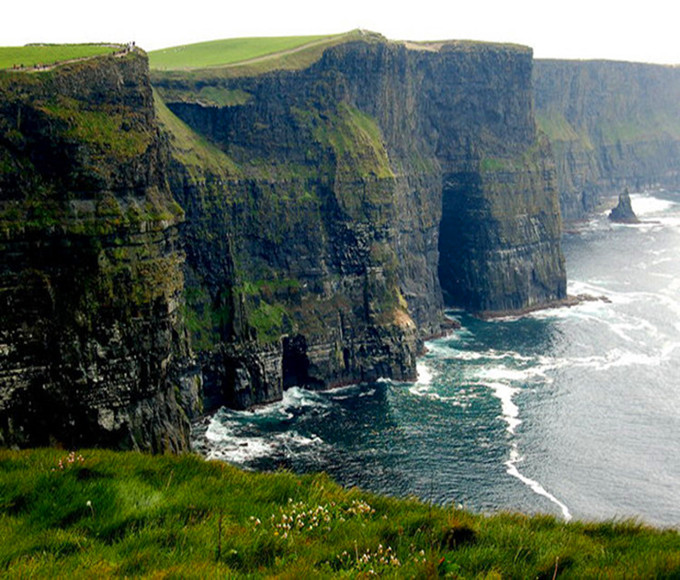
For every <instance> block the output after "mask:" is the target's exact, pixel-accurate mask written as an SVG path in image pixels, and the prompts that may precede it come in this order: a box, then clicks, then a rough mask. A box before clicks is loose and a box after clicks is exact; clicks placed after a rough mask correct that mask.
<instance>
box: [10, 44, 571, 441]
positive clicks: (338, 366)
mask: <svg viewBox="0 0 680 580" xmlns="http://www.w3.org/2000/svg"><path fill="white" fill-rule="evenodd" d="M359 36H360V38H358V39H357V38H356V35H355V36H352V37H350V39H349V40H348V41H347V42H340V43H337V44H336V45H334V46H329V47H328V48H326V49H325V50H324V51H323V52H321V51H319V50H318V47H317V52H316V53H315V55H314V56H313V58H312V57H310V58H308V59H307V60H305V59H302V61H304V65H303V66H297V67H296V66H292V65H291V66H288V65H287V67H285V70H283V69H281V70H277V69H276V67H275V66H274V67H269V68H268V69H266V70H264V69H262V67H259V68H258V70H257V71H256V72H253V70H252V68H251V67H245V68H244V67H223V68H215V69H209V70H205V71H200V70H199V71H190V72H177V71H173V72H165V73H162V72H156V73H155V74H154V77H153V84H154V86H155V89H154V90H155V91H156V94H155V98H154V97H153V95H152V89H151V87H150V84H149V78H148V70H147V65H146V59H145V57H144V55H142V54H136V53H133V54H129V55H126V56H123V57H103V58H97V59H91V60H88V61H84V62H81V63H74V64H71V65H65V66H62V67H57V68H54V69H53V70H48V71H43V72H40V73H26V72H24V73H12V72H7V73H5V74H4V75H3V76H2V78H1V79H0V81H1V85H0V86H1V87H2V91H3V98H2V109H1V110H0V123H1V124H0V129H1V131H0V187H1V188H2V197H1V198H0V199H1V203H2V206H1V207H2V214H1V216H2V221H1V223H2V235H3V238H2V248H1V250H2V254H3V256H6V257H7V259H6V260H3V264H2V272H1V277H0V289H1V292H0V297H1V298H2V300H3V303H2V319H1V321H0V345H1V347H0V373H1V374H0V392H1V393H2V397H1V398H0V433H1V437H2V440H1V441H0V442H1V443H2V444H4V445H35V444H44V443H57V444H62V445H68V446H72V445H82V444H88V445H92V444H100V445H107V446H122V447H133V448H134V447H137V448H143V449H150V450H153V451H161V450H165V449H173V450H180V449H184V448H186V446H187V438H188V430H187V428H188V418H190V417H191V416H192V415H193V414H195V413H197V412H200V409H201V405H200V400H201V399H203V400H204V401H205V404H206V405H207V407H206V408H208V409H209V408H213V407H215V406H217V405H221V404H227V405H230V406H234V407H241V408H243V407H248V406H251V405H253V404H258V403H263V402H267V401H272V400H276V399H278V398H280V397H281V395H282V392H283V390H284V389H286V388H288V387H289V386H292V385H300V386H305V387H308V388H328V387H331V386H334V385H340V384H345V383H349V382H357V381H371V380H376V379H378V378H380V377H388V378H392V379H396V380H411V379H413V378H415V362H416V356H417V355H418V354H419V352H420V350H421V348H422V339H423V337H425V336H431V335H435V334H438V333H441V332H442V329H443V325H445V323H446V322H445V320H444V317H443V313H442V311H443V307H444V304H445V303H446V304H450V305H454V306H459V307H464V308H467V309H469V310H472V311H475V312H480V313H484V312H493V311H507V310H512V309H520V308H525V307H529V306H535V305H536V304H541V303H545V302H548V301H552V300H555V299H559V298H562V297H564V294H565V273H564V261H563V258H562V254H561V250H560V246H559V235H560V216H559V208H558V199H557V189H556V185H555V184H556V180H555V168H554V165H553V163H552V160H551V157H550V149H549V146H548V144H547V142H546V141H545V140H544V139H541V138H539V137H538V135H537V132H536V128H535V123H534V118H533V110H532V94H531V74H532V55H531V51H530V50H529V49H527V48H524V47H517V46H508V45H495V44H480V43H469V42H446V43H429V44H427V43H426V44H413V43H408V44H407V43H393V42H388V41H386V40H385V39H383V38H382V37H379V36H377V35H365V34H360V35H359ZM296 62H298V63H299V62H300V61H299V60H296ZM288 64H290V61H288ZM159 126H160V130H159Z"/></svg>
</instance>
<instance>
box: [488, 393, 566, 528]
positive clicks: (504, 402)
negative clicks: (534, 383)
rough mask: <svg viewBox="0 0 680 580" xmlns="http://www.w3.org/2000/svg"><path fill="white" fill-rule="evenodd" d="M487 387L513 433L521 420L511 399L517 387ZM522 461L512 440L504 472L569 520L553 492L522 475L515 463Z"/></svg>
mask: <svg viewBox="0 0 680 580" xmlns="http://www.w3.org/2000/svg"><path fill="white" fill-rule="evenodd" d="M486 386H487V387H489V388H491V389H492V390H493V394H494V396H495V397H497V398H498V399H500V401H501V409H502V413H503V420H504V421H505V422H506V423H507V424H508V426H507V427H506V428H505V430H506V431H507V432H508V433H510V434H511V435H513V436H514V435H515V428H516V427H517V426H518V425H519V424H520V423H521V422H522V421H521V419H520V418H519V407H518V406H517V405H516V404H515V402H514V401H513V400H512V398H513V396H514V395H515V393H517V392H518V391H519V389H517V388H515V387H511V386H510V385H506V384H505V383H490V384H488V383H487V384H486ZM520 461H522V456H521V455H520V453H519V447H518V445H517V442H516V441H513V442H512V444H511V447H510V459H508V460H507V461H506V462H505V464H504V465H505V467H506V472H507V473H508V475H511V476H513V477H516V478H517V479H519V480H520V481H521V482H522V483H523V484H525V485H527V486H529V488H531V490H532V491H533V492H534V493H536V494H538V495H542V496H543V497H545V498H547V499H549V500H550V501H551V502H553V503H554V504H555V505H556V506H557V507H559V508H560V510H561V511H562V517H563V518H564V520H565V521H567V522H568V521H569V520H571V518H572V516H571V512H570V511H569V508H568V507H567V506H566V505H565V504H564V503H562V502H561V501H560V500H559V499H557V498H556V497H555V496H554V495H553V494H551V493H550V492H548V491H547V490H546V489H545V488H544V487H543V486H542V485H541V484H540V483H539V482H538V481H535V480H533V479H531V478H529V477H527V476H526V475H523V474H522V473H521V472H520V470H519V469H517V464H518V463H519V462H520Z"/></svg>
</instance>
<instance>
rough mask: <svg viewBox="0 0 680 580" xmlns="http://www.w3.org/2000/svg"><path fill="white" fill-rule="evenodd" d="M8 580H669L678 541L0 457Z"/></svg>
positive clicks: (409, 503) (2, 551)
mask: <svg viewBox="0 0 680 580" xmlns="http://www.w3.org/2000/svg"><path fill="white" fill-rule="evenodd" d="M0 537H2V539H3V541H2V542H0V571H1V572H0V573H1V574H2V575H4V576H7V577H38V578H42V577H59V578H66V577H68V578H70V577H75V578H77V577H90V578H91V577H111V576H117V577H119V576H133V577H139V576H153V577H157V578H167V577H171V578H192V577H251V578H252V577H254V578H259V577H271V576H276V577H280V578H299V577H314V578H317V577H343V578H354V577H368V576H373V575H379V576H383V577H394V578H402V577H408V578H433V577H438V576H447V577H455V578H555V577H557V576H559V577H560V578H593V577H607V578H623V577H627V578H662V577H663V578H670V577H674V578H677V577H678V575H680V535H679V534H678V533H677V532H676V531H671V530H665V531H664V530H654V529H651V528H647V527H645V526H642V525H638V524H635V523H630V522H628V523H611V522H609V523H599V524H596V523H580V522H576V523H570V524H565V523H562V522H560V521H557V520H556V519H554V518H552V517H547V516H536V517H527V516H523V515H514V514H498V515H494V516H488V517H487V516H482V515H473V514H470V513H468V512H465V511H461V510H457V509H453V508H441V507H435V506H430V505H426V504H424V503H421V502H418V501H416V500H398V499H392V498H386V497H380V496H376V495H372V494H368V493H363V492H360V491H358V490H356V489H350V490H346V489H343V488H341V487H339V486H338V485H336V484H335V483H333V482H332V481H331V480H330V479H329V478H328V477H326V476H324V475H309V476H303V477H298V476H295V475H292V474H290V473H287V472H279V473H247V472H244V471H241V470H238V469H236V468H234V467H231V466H229V465H226V464H223V463H218V462H208V461H204V460H202V459H200V458H199V457H197V456H193V455H184V456H179V457H178V456H155V457H151V456H147V455H143V454H140V453H115V452H111V451H92V450H90V451H86V450H84V451H81V452H80V453H71V454H67V453H65V452H63V451H59V450H31V451H22V452H14V451H6V450H5V451H0Z"/></svg>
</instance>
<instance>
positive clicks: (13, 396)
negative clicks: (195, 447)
mask: <svg viewBox="0 0 680 580" xmlns="http://www.w3.org/2000/svg"><path fill="white" fill-rule="evenodd" d="M164 172H165V161H164V156H163V154H162V150H161V139H160V134H159V132H158V128H157V125H156V121H155V114H154V108H153V100H152V94H151V88H150V85H149V82H148V69H147V63H146V59H145V58H143V57H142V56H141V55H136V54H130V55H128V56H126V57H116V58H114V57H113V56H112V57H106V58H98V59H94V60H91V61H85V62H81V63H75V64H71V65H65V66H62V67H58V68H55V69H54V70H51V71H45V72H35V73H13V72H7V73H3V74H2V75H1V76H0V193H1V197H0V253H1V255H2V261H1V262H0V444H1V445H5V446H35V445H48V444H51V445H61V446H64V447H75V446H82V445H90V446H91V445H101V446H107V447H122V448H133V449H141V450H148V451H155V452H161V451H180V450H184V449H187V448H188V428H189V423H188V420H187V417H186V414H185V413H184V411H183V410H182V408H181V406H180V404H179V401H178V393H179V392H180V391H181V389H179V385H180V383H183V385H184V387H186V388H185V389H184V391H183V392H184V393H185V396H186V397H187V401H188V402H189V401H190V400H191V399H192V397H193V402H190V404H194V403H195V401H196V400H197V399H196V396H197V392H196V390H197V389H196V387H197V379H196V378H195V377H194V378H193V379H192V378H191V377H190V376H189V375H190V373H188V372H187V371H186V368H187V361H188V358H187V357H188V354H189V352H188V341H187V337H186V333H185V331H184V328H183V323H182V321H181V317H180V316H179V309H178V308H179V305H180V301H181V298H182V293H183V291H184V278H183V272H182V268H183V262H184V258H183V253H182V252H181V250H180V243H179V232H178V226H179V224H180V223H181V221H182V219H183V211H182V209H181V208H180V207H179V206H178V205H177V203H176V202H175V201H174V200H173V199H172V196H171V195H170V192H169V190H168V188H167V184H166V180H165V176H164ZM179 360H182V364H181V365H178V364H177V363H178V361H179ZM180 367H181V368H180ZM192 389H193V391H194V393H193V394H191V392H192Z"/></svg>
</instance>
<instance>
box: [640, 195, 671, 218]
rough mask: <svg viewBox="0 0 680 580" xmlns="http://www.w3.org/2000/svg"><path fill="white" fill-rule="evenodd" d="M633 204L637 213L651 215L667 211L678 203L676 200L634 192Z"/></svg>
mask: <svg viewBox="0 0 680 580" xmlns="http://www.w3.org/2000/svg"><path fill="white" fill-rule="evenodd" d="M630 202H631V206H632V207H633V211H634V212H635V214H636V215H637V216H638V217H640V216H649V215H655V214H660V213H663V212H666V211H668V210H670V209H671V208H673V206H674V205H676V204H675V203H674V202H672V201H670V200H667V199H660V198H658V197H653V196H651V195H648V194H639V193H634V194H632V195H631V196H630Z"/></svg>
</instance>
